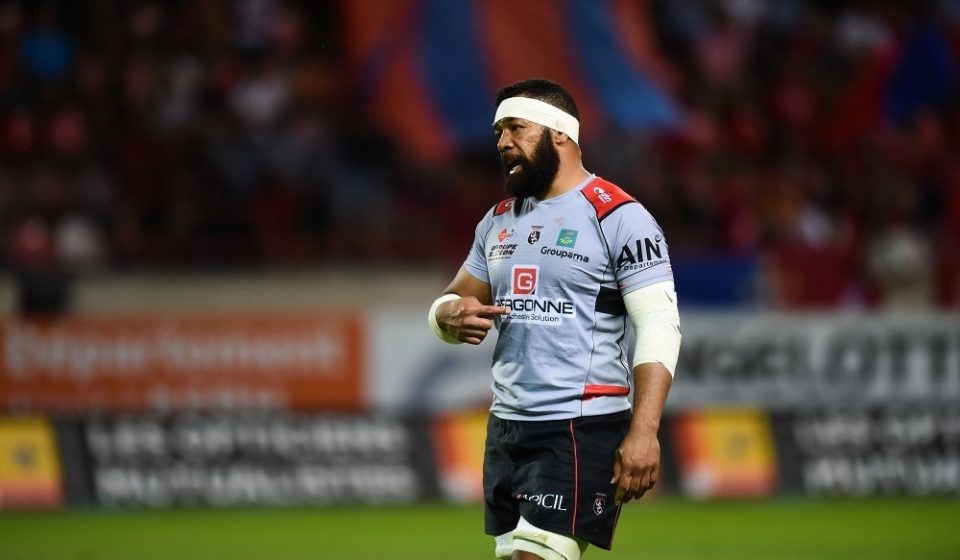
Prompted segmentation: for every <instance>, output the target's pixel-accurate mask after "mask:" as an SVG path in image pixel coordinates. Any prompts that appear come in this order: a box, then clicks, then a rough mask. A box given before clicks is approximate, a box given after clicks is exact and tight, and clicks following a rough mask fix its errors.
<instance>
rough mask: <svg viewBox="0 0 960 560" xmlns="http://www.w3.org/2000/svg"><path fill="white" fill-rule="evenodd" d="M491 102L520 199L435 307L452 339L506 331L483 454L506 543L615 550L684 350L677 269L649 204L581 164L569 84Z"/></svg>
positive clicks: (520, 548)
mask: <svg viewBox="0 0 960 560" xmlns="http://www.w3.org/2000/svg"><path fill="white" fill-rule="evenodd" d="M496 105H497V109H496V114H495V117H494V121H493V130H494V133H495V135H496V138H497V149H498V150H499V152H500V157H501V160H502V162H503V168H504V171H505V173H506V187H507V194H508V195H510V198H507V199H506V200H503V201H502V202H500V203H499V204H497V205H496V206H494V207H493V208H491V209H490V211H489V212H487V214H486V215H485V216H484V217H483V219H482V220H481V221H480V223H479V224H478V225H477V227H476V235H475V239H474V243H473V247H472V248H471V249H470V251H469V254H468V256H467V258H466V261H465V262H464V264H463V266H462V268H461V269H460V271H459V272H458V273H457V275H456V276H455V278H454V279H453V281H452V282H451V283H450V285H449V286H448V287H447V288H446V290H444V294H443V295H441V296H440V297H439V298H437V300H436V301H435V302H434V303H433V305H432V306H431V308H430V311H429V313H428V317H427V318H428V323H429V325H430V327H431V329H432V330H433V332H434V333H435V334H436V335H437V336H438V337H440V338H441V339H442V340H444V341H446V342H449V343H451V344H457V343H462V342H466V343H469V344H480V343H481V342H482V341H483V339H484V338H485V337H486V335H487V333H488V332H489V331H490V329H491V328H493V327H496V328H497V330H498V332H499V335H498V338H497V344H496V348H495V350H494V356H493V365H492V370H493V384H492V389H493V394H494V400H493V404H492V406H491V409H490V411H491V414H490V417H489V420H488V424H487V439H486V446H485V455H484V466H483V486H484V502H485V529H486V533H487V534H489V535H492V536H493V537H495V554H496V556H497V557H498V558H513V559H543V560H577V559H579V558H580V555H581V554H582V553H583V551H584V550H585V549H586V547H587V546H588V545H589V544H593V545H595V546H597V547H600V548H604V549H610V547H611V543H612V540H613V534H614V528H615V526H616V524H617V518H618V516H619V513H620V507H621V505H622V504H623V503H625V502H629V501H630V500H632V499H636V498H640V497H641V496H643V495H644V493H645V492H647V491H648V490H650V489H651V488H652V487H653V486H654V484H656V482H657V478H658V476H659V468H660V444H659V441H658V439H657V430H658V427H659V423H660V417H661V413H662V411H663V405H664V401H665V400H666V397H667V392H668V391H669V389H670V384H671V382H672V380H673V373H674V369H675V367H676V363H677V354H678V352H679V349H680V320H679V314H678V310H677V297H676V293H675V291H674V286H673V273H672V269H671V267H670V258H669V255H668V253H667V244H666V241H665V240H664V237H663V232H662V231H661V229H660V227H659V226H658V225H657V223H656V221H655V220H654V219H653V217H652V216H651V215H650V214H649V213H648V212H647V210H646V209H645V208H644V207H643V206H642V205H641V204H639V203H638V202H637V201H636V200H635V199H634V198H633V197H631V196H630V195H628V194H627V193H625V192H624V191H623V190H621V189H620V188H619V187H617V186H616V185H614V184H612V183H609V182H607V181H605V180H603V179H601V178H600V177H597V176H596V175H594V174H591V173H590V172H588V171H587V170H586V169H585V168H584V166H583V162H582V155H581V151H580V146H579V128H580V116H579V112H578V110H577V106H576V104H575V103H574V100H573V98H572V97H571V95H570V94H569V93H568V92H567V91H566V90H565V89H564V88H562V87H561V86H559V85H558V84H555V83H553V82H550V81H547V80H541V79H531V80H524V81H521V82H518V83H515V84H512V85H508V86H506V87H504V88H503V89H501V90H500V92H499V93H498V94H497V97H496ZM628 320H629V322H630V323H631V324H632V326H633V330H634V332H635V342H633V343H632V344H631V343H628V342H625V341H626V340H627V339H628V333H627V321H628Z"/></svg>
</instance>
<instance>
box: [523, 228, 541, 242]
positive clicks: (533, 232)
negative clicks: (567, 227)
mask: <svg viewBox="0 0 960 560" xmlns="http://www.w3.org/2000/svg"><path fill="white" fill-rule="evenodd" d="M541 229H543V226H532V227H531V228H530V235H528V236H527V243H529V244H531V245H536V243H537V241H540V230H541Z"/></svg>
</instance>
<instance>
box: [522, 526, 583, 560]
mask: <svg viewBox="0 0 960 560" xmlns="http://www.w3.org/2000/svg"><path fill="white" fill-rule="evenodd" d="M586 546H587V543H586V541H584V540H582V539H576V538H574V537H568V536H567V535H561V534H559V533H551V532H550V531H544V530H543V529H540V528H538V527H534V526H533V525H532V524H530V522H528V521H527V520H526V519H524V518H523V517H521V518H520V522H519V523H517V528H516V529H514V530H513V550H524V551H526V552H531V553H533V554H536V555H537V556H540V557H541V558H543V559H544V560H580V554H581V553H582V552H583V550H584V549H585V548H586Z"/></svg>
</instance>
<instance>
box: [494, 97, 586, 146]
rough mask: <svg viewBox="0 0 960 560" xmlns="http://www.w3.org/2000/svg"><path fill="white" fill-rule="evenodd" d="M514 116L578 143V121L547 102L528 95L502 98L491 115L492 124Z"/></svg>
mask: <svg viewBox="0 0 960 560" xmlns="http://www.w3.org/2000/svg"><path fill="white" fill-rule="evenodd" d="M507 117H515V118H518V119H526V120H528V121H530V122H535V123H537V124H539V125H543V126H545V127H547V128H552V129H554V130H556V131H557V132H562V133H564V134H566V135H567V136H569V137H570V138H572V139H573V141H574V142H576V143H577V144H579V143H580V140H579V139H580V121H578V120H577V119H576V118H574V116H573V115H571V114H570V113H568V112H566V111H563V110H561V109H557V108H556V107H554V106H553V105H551V104H549V103H544V102H543V101H540V100H539V99H531V98H529V97H510V98H508V99H504V100H503V101H502V102H501V103H500V106H499V107H497V114H496V116H494V117H493V124H497V123H498V122H499V121H500V119H505V118H507Z"/></svg>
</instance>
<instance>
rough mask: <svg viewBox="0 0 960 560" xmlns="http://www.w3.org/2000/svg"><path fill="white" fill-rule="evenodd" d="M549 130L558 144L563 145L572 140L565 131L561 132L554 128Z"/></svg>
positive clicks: (554, 141)
mask: <svg viewBox="0 0 960 560" xmlns="http://www.w3.org/2000/svg"><path fill="white" fill-rule="evenodd" d="M549 130H550V134H551V135H552V138H553V143H554V144H556V145H557V146H563V145H564V144H566V143H567V142H569V141H570V137H569V136H567V134H566V133H565V132H560V131H559V130H554V129H552V128H551V129H549Z"/></svg>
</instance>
